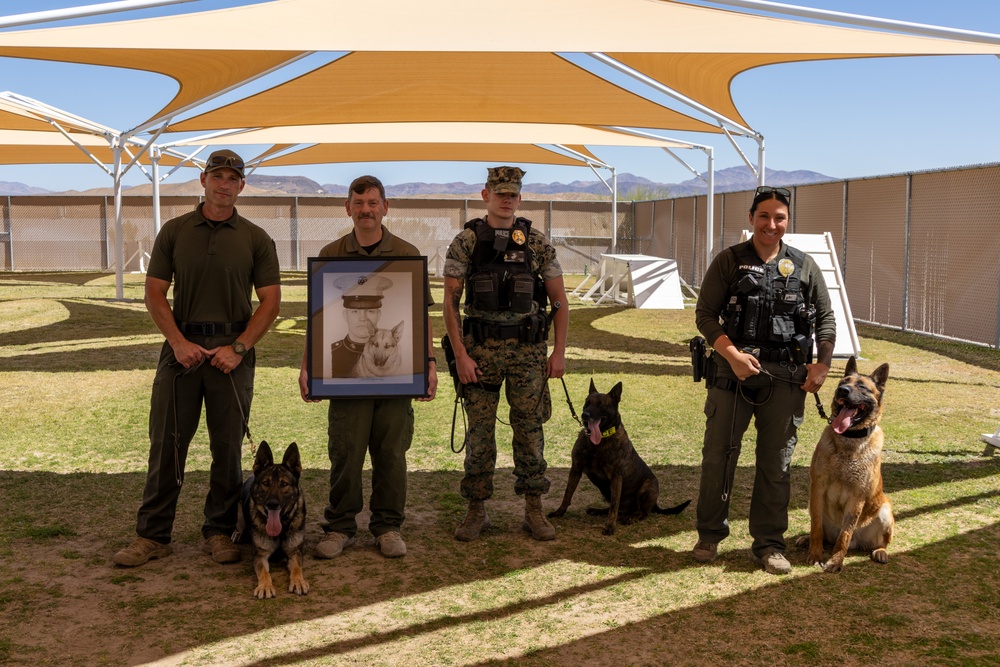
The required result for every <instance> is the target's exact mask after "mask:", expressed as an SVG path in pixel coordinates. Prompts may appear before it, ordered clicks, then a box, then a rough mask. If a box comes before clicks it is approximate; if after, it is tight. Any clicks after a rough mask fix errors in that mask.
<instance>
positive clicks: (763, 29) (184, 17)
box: [0, 0, 1000, 130]
mask: <svg viewBox="0 0 1000 667" xmlns="http://www.w3.org/2000/svg"><path fill="white" fill-rule="evenodd" d="M357 11H358V6H357V4H356V3H355V2H347V1H343V0H276V1H275V2H267V3H261V4H256V5H249V6H242V7H233V8H228V9H221V10H216V11H211V12H199V13H191V14H180V15H176V16H165V17H157V18H150V19H140V20H135V21H123V22H111V23H102V24H95V25H83V26H71V27H63V28H47V29H41V30H23V31H16V32H6V33H0V56H9V57H19V58H44V59H49V60H61V61H66V62H77V63H90V64H102V65H113V66H119V67H128V68H132V69H138V70H146V71H150V72H159V73H161V74H165V75H167V76H171V77H173V78H174V79H176V80H177V81H178V83H179V91H178V93H177V95H176V97H175V98H174V99H173V100H171V101H170V102H169V103H168V104H167V105H166V107H165V108H164V109H163V111H161V112H160V113H159V114H157V117H160V116H163V115H165V114H168V113H171V112H174V111H176V110H178V109H181V108H186V107H188V106H189V105H191V104H193V103H196V102H198V101H199V100H203V99H204V98H206V97H207V96H208V95H209V94H211V93H212V92H213V89H214V90H215V91H222V90H226V89H229V88H231V87H233V86H235V85H236V84H238V83H239V82H240V81H242V80H245V79H248V78H250V77H252V76H254V75H255V74H258V73H262V72H266V71H268V70H270V69H272V68H274V67H275V66H276V65H278V64H280V63H281V62H285V61H286V60H288V59H289V58H291V57H294V55H295V54H303V53H307V52H311V51H333V52H339V51H357V52H362V51H368V52H378V51H383V52H385V51H390V50H391V51H394V52H411V53H412V52H424V53H429V54H431V53H438V54H444V53H451V54H452V55H451V56H450V57H444V56H432V57H430V58H429V59H427V60H425V61H424V62H425V64H426V65H427V67H431V68H433V69H432V70H430V71H425V72H424V74H426V75H427V76H431V77H435V78H441V79H443V80H446V79H447V73H446V72H441V68H442V67H445V68H448V67H458V68H461V67H462V61H463V60H464V59H466V58H467V57H468V54H469V53H476V52H479V53H484V52H490V53H498V52H503V53H504V55H502V56H500V55H497V56H495V57H493V58H492V59H490V64H489V68H488V69H487V70H485V71H484V72H483V74H484V75H493V74H494V73H497V74H498V75H506V77H507V79H506V80H507V87H506V88H505V91H506V93H507V95H506V97H507V99H510V98H511V97H513V96H515V95H516V94H517V90H518V85H519V83H520V79H521V78H522V77H525V76H530V77H532V78H547V79H548V85H549V87H550V89H551V90H550V92H551V94H552V95H553V96H556V95H558V94H559V93H563V94H564V95H567V96H570V97H569V98H567V99H572V93H573V89H572V84H569V83H565V82H564V81H563V80H562V79H561V77H560V76H559V73H561V72H562V71H563V70H562V69H561V68H557V69H555V70H533V71H525V70H524V69H518V68H516V67H513V66H512V65H511V63H509V62H508V60H507V58H508V54H510V53H532V52H534V53H560V52H563V53H590V52H596V53H614V54H618V55H619V56H621V55H622V54H647V55H645V56H643V58H644V60H643V65H642V66H643V67H644V68H646V69H647V71H649V72H653V71H657V72H662V73H663V74H662V75H663V76H666V75H667V74H668V73H670V72H674V73H675V74H678V73H679V77H678V78H676V79H659V80H660V81H661V82H662V83H664V84H666V85H668V86H671V87H672V88H673V89H674V90H676V91H678V92H680V93H682V94H684V95H687V96H688V97H690V98H691V99H694V100H695V101H698V102H700V103H702V104H705V105H706V106H709V107H713V108H714V106H719V107H720V108H722V107H726V108H729V109H735V105H734V104H733V103H732V100H731V99H730V97H729V83H730V81H731V80H732V78H733V77H734V76H735V75H736V74H738V73H739V72H742V71H746V70H747V69H750V68H752V67H759V66H762V65H766V64H771V63H778V62H788V61H789V59H791V60H808V59H818V58H841V57H848V56H879V55H884V56H889V55H892V56H895V55H943V54H996V53H997V52H998V51H1000V48H998V47H997V46H995V45H990V44H982V43H975V42H968V41H959V40H950V39H940V38H933V37H914V36H908V35H901V34H892V33H885V32H879V31H872V30H861V29H856V28H844V27H840V26H831V25H823V24H814V23H804V22H802V21H797V20H790V19H782V18H772V17H763V16H754V15H750V14H744V13H740V12H734V11H729V10H721V9H716V8H708V7H696V6H692V5H686V4H683V3H679V2H673V1H671V0H616V1H615V2H614V3H608V2H606V0H507V2H505V3H504V4H503V6H502V12H503V16H511V17H517V20H516V23H515V24H513V25H512V27H510V28H509V29H502V28H496V27H495V24H496V22H497V21H496V19H495V18H494V17H493V16H484V12H483V5H482V4H481V3H476V2H464V1H458V0H423V1H422V2H412V0H369V1H368V2H366V3H365V5H364V15H365V17H371V26H372V29H370V30H353V29H344V22H345V21H347V20H353V19H352V18H351V17H352V16H355V14H356V12H357ZM358 20H360V19H358ZM764 36H766V38H765V37H764ZM680 56H690V60H688V61H687V62H688V63H689V65H687V66H684V64H683V63H680V64H679V63H678V61H677V58H678V57H680ZM697 58H704V60H697ZM661 60H662V61H663V62H662V63H661V62H659V61H661ZM696 63H704V64H703V65H700V66H697V67H694V69H691V68H690V67H691V66H692V65H691V64H696ZM399 64H401V63H398V62H397V63H396V65H399ZM553 67H555V66H553ZM546 72H549V74H548V75H547V74H546ZM689 72H697V74H693V73H692V74H689ZM706 73H707V74H708V75H709V76H708V77H707V78H706V76H705V75H706ZM386 74H387V72H386V71H385V70H381V71H380V70H374V71H371V72H369V75H370V81H369V84H370V85H369V87H367V88H365V89H363V90H340V91H330V94H331V95H333V94H335V93H340V94H342V95H344V96H345V97H352V98H355V100H359V101H360V100H363V99H365V98H366V97H367V96H368V95H377V94H379V90H380V83H379V81H380V78H381V77H382V76H384V75H386ZM419 80H420V78H417V79H416V81H419ZM297 85H301V83H299V84H297ZM383 99H385V96H383ZM637 99H641V98H637ZM719 100H729V101H728V103H727V104H724V105H720V103H719ZM637 104H641V103H637ZM434 106H438V105H437V102H436V100H434V99H431V98H429V97H428V98H424V99H423V100H422V101H421V104H420V106H419V107H417V108H413V109H409V111H411V112H412V113H413V114H414V115H417V114H421V113H426V107H434ZM541 106H542V105H538V107H541ZM607 106H608V107H609V108H613V106H614V105H613V104H611V103H609V104H608V105H607ZM270 108H272V109H275V107H270ZM535 110H536V111H538V112H539V113H541V112H542V111H541V110H540V109H539V108H537V107H536V109H535ZM561 110H562V111H564V112H565V117H564V118H562V119H561V121H562V122H570V121H569V120H568V117H569V116H573V118H574V120H573V121H572V122H577V123H582V124H595V125H599V124H606V123H605V122H604V121H602V120H596V119H591V120H588V119H583V118H582V116H583V114H582V113H579V112H578V111H577V110H576V109H574V106H573V105H572V104H563V105H561ZM619 110H620V111H621V112H622V113H623V115H624V113H626V112H627V111H629V109H619ZM338 111H342V109H340V110H338ZM438 111H445V112H450V110H444V109H442V108H441V107H440V106H438ZM677 116H678V117H682V115H681V114H677ZM420 117H421V118H423V116H420ZM215 118H216V119H217V120H219V121H221V120H222V116H216V117H215ZM250 118H251V117H250V116H244V117H243V120H242V122H241V123H239V124H237V125H236V126H242V125H247V124H251V123H248V122H247V121H248V120H249V119H250ZM469 119H470V118H463V120H469ZM539 119H540V118H539V117H533V118H531V120H533V121H538V120H539ZM676 119H677V118H676V117H675V119H674V120H676ZM434 120H442V118H434ZM734 120H735V119H734ZM252 121H253V122H252V125H253V126H266V125H280V124H288V123H287V122H281V121H272V120H271V119H269V118H268V117H266V116H261V117H253V118H252ZM303 122H308V121H303ZM324 122H344V121H343V119H342V118H340V117H338V116H337V115H336V114H335V113H334V112H333V111H331V113H330V115H329V117H328V118H326V119H325V120H324ZM684 122H686V123H689V122H690V121H689V120H684ZM614 123H615V124H624V123H623V122H622V121H620V120H616V121H614ZM205 125H208V123H205ZM233 126H234V125H233V124H232V123H221V122H220V123H219V124H217V125H216V127H219V128H222V127H233ZM645 126H647V127H656V128H660V129H673V130H677V129H682V128H679V127H674V126H673V125H671V124H668V123H667V121H666V120H661V121H659V122H658V123H657V124H651V123H647V124H646V125H645Z"/></svg>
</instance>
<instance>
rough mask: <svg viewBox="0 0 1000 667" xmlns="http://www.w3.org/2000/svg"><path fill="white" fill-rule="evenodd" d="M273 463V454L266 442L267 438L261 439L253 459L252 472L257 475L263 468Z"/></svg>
mask: <svg viewBox="0 0 1000 667" xmlns="http://www.w3.org/2000/svg"><path fill="white" fill-rule="evenodd" d="M270 465H274V454H272V453H271V448H270V446H268V444H267V440H261V441H260V446H258V447H257V456H256V457H255V458H254V460H253V474H255V475H259V474H260V471H261V470H263V469H264V468H266V467H268V466H270Z"/></svg>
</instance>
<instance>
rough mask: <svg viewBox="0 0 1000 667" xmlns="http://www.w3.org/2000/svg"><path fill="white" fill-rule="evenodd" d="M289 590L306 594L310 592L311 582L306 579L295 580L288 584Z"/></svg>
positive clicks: (298, 593) (297, 593)
mask: <svg viewBox="0 0 1000 667" xmlns="http://www.w3.org/2000/svg"><path fill="white" fill-rule="evenodd" d="M288 592H289V593H294V594H296V595H305V594H306V593H308V592H309V583H308V582H306V580H305V579H299V580H298V581H295V580H293V581H291V582H289V584H288Z"/></svg>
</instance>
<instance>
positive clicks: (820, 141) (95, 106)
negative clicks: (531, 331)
mask: <svg viewBox="0 0 1000 667" xmlns="http://www.w3.org/2000/svg"><path fill="white" fill-rule="evenodd" d="M96 2H97V0H93V2H88V1H87V0H68V1H58V0H34V1H33V2H32V3H14V2H3V3H0V13H2V14H14V13H19V12H21V11H26V10H29V9H30V11H40V10H44V9H51V8H63V7H73V6H80V5H83V4H94V3H96ZM788 2H789V4H798V5H801V6H808V7H817V8H822V9H831V10H836V11H841V12H848V13H856V14H869V15H874V16H879V17H883V18H891V19H896V20H902V21H912V22H918V23H930V24H936V25H942V26H948V27H952V28H962V29H967V30H977V31H982V32H991V33H1000V2H997V0H953V1H952V2H942V1H941V0H879V1H878V2H872V1H871V0H788ZM234 4H241V3H239V2H234V1H231V0H203V1H201V2H194V3H188V4H182V5H178V6H177V7H174V8H161V9H158V10H144V11H142V12H130V13H128V14H124V15H121V18H137V17H141V16H147V15H153V14H163V13H171V12H181V11H192V10H194V9H215V8H218V7H222V6H231V5H234ZM705 4H711V3H705ZM92 20H109V18H107V17H105V18H102V19H92ZM46 25H56V24H46ZM208 37H209V36H207V35H206V38H208ZM765 38H766V37H765ZM0 90H10V91H13V92H17V93H20V94H23V95H27V96H29V97H33V98H35V99H38V100H41V101H43V102H46V103H48V104H51V105H53V106H56V107H59V108H62V109H65V110H68V111H72V112H74V113H76V114H78V115H81V116H84V117H86V118H89V119H91V120H94V121H97V122H100V123H102V124H104V125H108V126H111V127H115V128H117V129H126V128H129V127H133V126H134V125H136V124H138V123H139V122H141V121H143V120H145V119H146V118H147V117H148V116H150V115H152V114H153V113H155V112H156V111H157V110H159V108H161V107H162V106H163V105H164V104H165V103H166V102H167V101H168V100H169V99H170V98H171V97H172V95H173V92H174V90H175V84H174V83H173V82H172V81H170V80H169V79H166V78H164V77H160V76H156V75H151V74H145V73H140V72H130V71H127V70H112V69H107V68H93V67H84V66H79V65H65V64H55V63H40V62H34V61H22V60H13V59H5V58H0ZM94 90H98V91H100V94H94ZM118 91H121V92H118ZM733 92H734V97H735V99H736V103H737V106H738V108H739V109H740V111H741V113H742V115H743V117H744V118H745V119H746V120H747V121H748V123H750V125H751V126H752V127H753V128H755V129H756V130H758V131H759V132H761V133H763V134H764V136H765V137H766V145H767V166H768V167H769V168H772V169H782V170H795V169H808V170H812V171H817V172H821V173H824V174H827V175H829V176H833V177H838V178H848V177H851V178H854V177H861V176H876V175H882V174H890V173H900V172H906V171H916V170H925V169H938V168H949V167H956V166H962V165H971V164H979V163H984V162H996V161H1000V132H998V131H997V130H996V128H995V122H994V119H995V117H996V113H997V109H1000V59H998V58H996V57H993V56H962V57H936V58H886V59H866V60H854V61H840V62H838V61H829V62H819V63H803V64H790V65H775V66H771V67H767V68H761V69H758V70H754V71H750V72H747V73H745V74H742V75H741V76H740V77H738V78H737V79H736V81H735V83H734V86H733ZM665 134H668V136H672V137H676V138H679V139H684V140H688V141H692V142H695V143H701V144H710V145H713V146H714V147H715V155H716V167H717V168H719V169H721V168H725V167H732V166H737V165H742V161H741V159H740V158H739V156H738V155H737V153H736V152H735V151H734V150H733V149H732V147H731V146H730V145H729V143H728V142H727V141H726V140H725V139H724V138H720V137H717V136H713V135H701V134H684V133H665ZM741 147H742V148H743V150H744V151H745V152H748V154H750V155H754V154H755V150H756V149H755V144H753V143H752V142H749V141H743V142H742V143H741ZM592 150H593V152H594V153H595V154H596V155H598V156H599V157H600V158H602V159H603V160H605V161H607V162H609V163H610V164H613V165H614V166H615V167H616V168H617V169H618V171H619V173H624V172H631V173H634V174H638V175H640V176H644V177H646V178H649V179H651V180H654V181H658V182H676V181H682V180H686V179H688V178H690V176H691V174H690V173H689V172H688V171H687V170H685V169H684V168H683V167H682V166H680V165H679V164H678V163H677V162H676V161H675V160H674V159H673V158H671V157H670V156H669V155H666V154H665V153H663V152H661V151H659V150H658V149H634V148H632V149H614V148H601V147H594V148H593V149H592ZM680 154H681V155H682V156H683V157H685V158H686V159H689V160H690V161H691V164H692V165H693V166H694V167H695V168H697V169H699V170H703V169H704V166H705V162H704V158H703V157H702V154H701V153H700V152H694V151H681V152H680ZM526 168H527V171H528V175H527V177H526V181H528V182H532V183H535V182H551V181H562V182H568V181H573V180H593V179H594V178H595V176H594V174H593V172H591V171H590V170H589V169H587V168H569V167H548V166H541V165H528V166H527V167H526ZM260 173H266V174H298V175H304V176H308V177H310V178H313V179H314V180H316V181H318V182H319V183H341V184H343V183H347V182H349V181H350V180H351V179H352V178H353V177H354V176H356V175H358V174H360V173H373V174H376V175H378V176H380V177H381V178H382V179H383V181H384V182H386V183H387V184H394V183H403V182H407V181H426V182H450V181H466V182H472V183H476V182H481V181H482V179H483V176H484V173H485V170H484V165H480V164H475V163H377V164H370V165H369V164H365V165H361V164H350V165H324V166H308V167H294V168H287V167H286V168H282V169H280V170H278V169H276V170H267V169H265V170H262V171H261V172H260ZM195 176H196V172H195V171H194V170H182V171H181V172H178V173H177V174H174V175H173V176H172V177H171V178H170V182H179V181H184V180H188V179H190V178H194V177H195ZM0 181H16V182H21V183H26V184H28V185H34V186H38V187H43V188H47V189H50V190H63V189H70V188H73V189H78V190H82V189H87V188H92V187H106V186H108V185H109V184H110V178H109V177H108V176H107V175H106V174H104V173H103V172H102V171H100V170H99V169H98V168H97V167H96V166H91V165H80V166H44V167H42V166H15V167H0ZM143 182H145V177H143V176H142V175H141V174H140V173H138V172H137V173H134V174H130V175H129V176H127V177H126V183H127V184H129V185H137V184H140V183H143Z"/></svg>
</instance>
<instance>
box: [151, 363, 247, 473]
mask: <svg viewBox="0 0 1000 667" xmlns="http://www.w3.org/2000/svg"><path fill="white" fill-rule="evenodd" d="M204 363H205V359H204V358H203V359H202V360H201V361H199V362H198V363H197V364H195V365H194V366H191V367H190V368H184V369H183V370H181V371H178V372H177V373H174V377H173V379H172V380H171V383H170V389H171V392H172V394H173V397H172V398H173V413H174V479H175V480H176V481H177V486H178V487H181V486H183V485H184V472H183V471H182V470H181V430H180V427H179V425H178V423H177V378H179V377H181V376H182V375H187V374H188V373H193V372H194V371H196V370H198V369H199V368H201V366H202V364H204ZM169 365H170V366H174V365H177V366H181V365H182V364H181V362H179V361H172V362H170V364H169ZM227 375H228V376H229V382H230V384H231V385H232V386H233V395H234V396H235V397H236V405H237V406H239V408H240V419H241V420H242V421H243V435H244V436H246V439H247V440H248V441H249V442H250V458H251V460H252V459H253V458H254V456H256V454H257V445H256V444H255V443H254V441H253V436H252V435H250V424H249V422H248V420H247V413H246V411H245V410H244V409H243V401H241V400H240V392H239V390H237V389H236V380H234V379H233V375H232V373H227ZM241 445H242V442H241Z"/></svg>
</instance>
